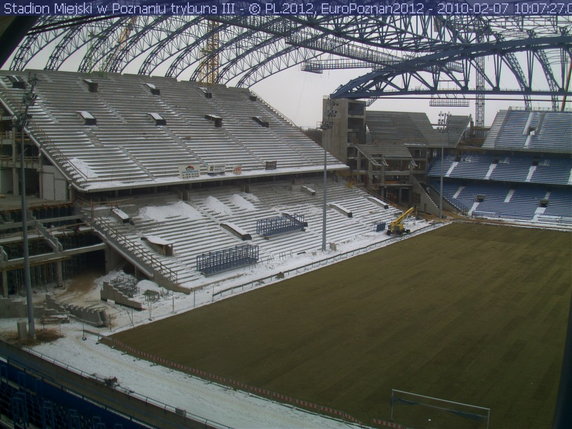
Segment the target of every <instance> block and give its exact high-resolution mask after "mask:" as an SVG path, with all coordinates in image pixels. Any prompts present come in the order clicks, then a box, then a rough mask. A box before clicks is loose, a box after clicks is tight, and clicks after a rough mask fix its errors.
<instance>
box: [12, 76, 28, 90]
mask: <svg viewBox="0 0 572 429" xmlns="http://www.w3.org/2000/svg"><path fill="white" fill-rule="evenodd" d="M8 80H9V81H10V83H11V84H12V88H17V89H26V81H25V80H24V79H23V78H22V77H21V76H16V75H8Z"/></svg>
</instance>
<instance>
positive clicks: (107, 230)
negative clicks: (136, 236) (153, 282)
mask: <svg viewBox="0 0 572 429" xmlns="http://www.w3.org/2000/svg"><path fill="white" fill-rule="evenodd" d="M90 222H91V225H92V226H93V228H94V229H95V230H96V231H97V232H99V233H100V234H101V235H103V236H104V237H105V239H106V240H107V241H109V242H111V243H113V244H114V245H116V246H117V247H119V248H121V249H123V250H124V251H125V252H127V253H128V254H129V255H131V256H132V257H133V258H134V259H136V260H137V261H138V262H139V263H141V264H143V265H145V266H146V267H147V268H148V269H149V270H150V271H152V272H156V273H158V274H160V275H162V276H163V277H165V278H166V279H167V280H169V281H171V282H173V283H177V280H178V275H177V272H176V271H175V270H173V269H172V268H170V267H168V266H167V265H165V264H164V263H162V262H161V261H160V260H159V259H157V258H156V257H155V256H153V255H152V254H151V253H149V252H148V251H147V250H145V249H144V248H142V247H139V246H136V245H135V244H134V243H133V242H132V241H131V240H130V239H129V238H127V237H125V236H124V235H123V234H122V233H121V232H119V231H117V229H115V227H114V226H113V225H112V224H111V222H109V221H108V220H107V219H103V218H96V219H92V220H91V221H90Z"/></svg>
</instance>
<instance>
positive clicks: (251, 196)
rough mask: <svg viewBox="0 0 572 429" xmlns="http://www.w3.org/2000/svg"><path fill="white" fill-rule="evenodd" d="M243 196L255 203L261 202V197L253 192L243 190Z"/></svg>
mask: <svg viewBox="0 0 572 429" xmlns="http://www.w3.org/2000/svg"><path fill="white" fill-rule="evenodd" d="M242 197H243V198H244V199H245V200H248V201H251V202H253V203H258V202H260V198H258V197H257V196H256V195H254V194H251V193H249V192H243V193H242Z"/></svg>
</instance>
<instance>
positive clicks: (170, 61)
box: [12, 15, 572, 102]
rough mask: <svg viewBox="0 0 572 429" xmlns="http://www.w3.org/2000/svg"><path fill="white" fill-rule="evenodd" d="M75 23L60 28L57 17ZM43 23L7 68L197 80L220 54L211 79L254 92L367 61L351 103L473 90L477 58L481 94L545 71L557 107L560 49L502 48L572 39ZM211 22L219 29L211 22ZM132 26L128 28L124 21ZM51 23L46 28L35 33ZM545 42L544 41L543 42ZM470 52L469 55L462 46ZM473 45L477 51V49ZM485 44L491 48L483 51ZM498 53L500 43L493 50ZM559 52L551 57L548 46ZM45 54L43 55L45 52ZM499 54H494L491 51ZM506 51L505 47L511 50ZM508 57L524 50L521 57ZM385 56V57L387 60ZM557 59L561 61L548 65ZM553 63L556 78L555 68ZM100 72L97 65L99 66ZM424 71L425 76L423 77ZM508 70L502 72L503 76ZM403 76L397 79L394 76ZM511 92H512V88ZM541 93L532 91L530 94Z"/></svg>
mask: <svg viewBox="0 0 572 429" xmlns="http://www.w3.org/2000/svg"><path fill="white" fill-rule="evenodd" d="M59 19H61V20H62V22H66V20H67V22H68V23H69V22H70V21H74V19H75V20H77V22H78V24H77V25H76V26H74V24H73V22H72V23H71V24H66V25H68V26H65V27H61V26H58V25H57V24H58V20H59ZM74 19H71V20H70V18H59V17H44V18H42V20H41V21H40V22H39V23H38V25H37V26H36V27H35V28H37V30H36V32H34V31H32V33H31V34H30V35H29V36H28V37H27V38H26V39H25V40H24V41H23V43H22V44H21V45H20V48H19V49H18V50H17V52H16V54H15V55H14V57H13V61H12V68H14V69H18V70H21V69H23V68H25V67H26V65H27V64H29V63H30V61H31V60H32V59H36V60H37V59H38V58H39V57H40V56H41V55H42V54H43V53H44V55H42V57H43V58H46V57H47V58H48V62H47V63H46V65H45V66H44V67H45V68H49V69H54V70H57V69H69V68H68V65H69V62H70V61H69V59H70V58H71V57H72V56H73V55H75V54H83V59H82V61H81V62H80V65H79V67H78V70H80V71H93V70H97V69H99V70H103V71H112V72H124V71H126V70H128V69H129V68H130V67H133V66H135V64H137V67H138V73H139V74H144V75H150V74H152V73H157V71H159V69H161V70H166V72H163V73H165V75H167V76H173V77H178V78H181V77H183V75H187V76H189V77H191V78H194V79H196V78H197V77H198V69H199V68H200V64H203V63H204V61H207V60H208V58H209V56H210V57H211V59H212V56H214V55H217V56H218V59H219V61H217V64H218V82H221V83H227V84H233V83H234V84H235V85H238V86H252V85H254V84H255V83H257V82H259V81H261V80H262V79H264V78H266V77H268V76H271V75H273V74H275V73H277V72H278V71H281V70H284V69H286V68H289V67H292V66H294V65H297V64H300V63H301V62H303V61H306V60H308V59H313V58H317V57H319V56H320V55H323V54H325V53H327V54H329V55H330V57H331V58H334V59H335V58H351V59H353V60H358V61H364V62H368V63H371V64H374V66H375V68H376V69H377V70H376V72H374V73H370V74H367V75H365V76H363V77H362V78H358V79H357V80H353V81H352V82H350V83H348V84H347V85H344V86H343V87H342V88H344V89H343V90H342V89H339V90H338V91H336V95H337V96H339V95H340V94H342V92H344V93H345V94H346V95H349V96H352V97H358V93H359V94H360V95H359V96H360V97H361V96H371V95H372V94H376V95H380V94H382V93H383V94H386V93H387V94H394V93H396V92H398V93H400V94H405V93H414V92H415V91H414V90H413V88H412V86H411V82H414V81H416V82H418V83H419V84H420V85H421V90H420V92H427V91H431V90H435V91H444V89H443V88H442V86H440V85H439V83H440V82H441V81H442V80H447V81H450V82H454V83H455V85H456V89H453V90H451V91H452V92H455V91H456V92H463V91H470V89H469V88H468V82H469V79H470V78H471V77H474V75H475V74H481V73H483V74H484V73H485V71H484V70H482V68H481V69H479V65H478V64H477V62H476V61H475V58H477V57H486V58H490V59H491V60H492V63H493V64H494V70H495V73H494V75H493V76H492V77H490V78H487V79H486V83H487V87H486V88H485V92H497V93H500V92H503V91H504V92H505V93H507V91H508V90H506V89H502V90H501V86H502V85H505V84H504V83H503V82H501V72H502V70H503V69H505V70H506V69H508V70H509V73H510V75H511V76H512V78H513V79H515V80H516V82H517V86H518V87H519V88H520V91H518V93H519V94H520V95H522V94H524V95H527V94H529V93H531V91H533V89H534V85H535V81H534V80H533V78H532V76H533V68H532V65H533V63H536V64H540V67H537V68H536V69H534V74H538V73H543V75H544V78H545V82H546V85H547V86H548V89H547V90H546V91H545V92H544V93H547V94H548V93H550V94H551V95H552V97H553V102H555V100H556V98H555V93H559V92H562V88H563V82H564V80H565V77H564V76H565V75H566V73H565V68H566V61H568V60H569V58H570V47H569V42H567V43H568V45H567V46H565V47H562V46H561V45H558V44H557V45H550V46H549V45H544V46H543V48H542V49H541V48H539V47H538V46H536V45H534V44H529V45H522V46H521V47H520V48H518V49H516V48H514V46H513V47H512V48H509V46H510V44H511V43H512V42H515V43H516V44H519V43H520V41H523V40H525V41H528V42H527V43H529V42H530V41H532V40H543V39H544V38H546V37H549V36H550V37H552V41H553V42H554V43H556V42H557V39H555V37H556V36H562V37H565V36H567V35H570V34H572V17H526V18H523V17H488V16H485V17H483V16H404V15H402V16H400V15H394V16H367V17H366V16H318V17H311V16H292V17H287V18H284V17H276V16H210V17H164V16H158V17H151V16H147V17H138V18H137V20H136V24H133V21H134V20H133V19H131V21H130V19H129V17H111V18H109V19H105V20H103V19H102V18H98V19H97V20H94V19H92V20H91V21H90V20H87V19H86V20H85V21H86V22H82V21H81V18H74ZM208 20H210V21H217V22H218V23H219V24H220V25H218V26H215V27H213V26H212V25H208ZM130 24H133V25H132V28H129V31H126V28H127V27H126V26H127V25H130ZM50 25H51V26H52V27H51V28H52V30H50V31H47V32H42V29H43V28H46V27H47V26H50ZM214 32H216V35H217V38H218V40H220V42H219V48H218V49H215V50H211V51H210V52H205V50H204V49H203V47H204V43H205V41H206V40H208V38H209V37H210V36H212V35H213V34H214ZM546 40H548V39H546ZM467 46H469V47H471V49H466V48H465V47H467ZM476 46H479V47H482V49H481V48H479V49H477V48H475V47H476ZM487 46H488V48H487ZM499 47H503V48H502V49H501V51H498V49H499ZM555 48H558V49H560V51H562V52H564V53H561V54H560V55H559V57H558V59H555V57H554V56H551V55H550V54H551V51H549V49H552V50H553V51H554V49H555ZM48 49H50V51H49V52H50V55H49V56H46V55H45V51H44V50H48ZM495 49H496V50H495ZM511 49H512V50H511ZM515 52H528V53H529V54H528V57H527V58H528V59H522V58H519V57H518V56H516V55H515ZM388 58H389V59H391V61H389V60H388ZM556 62H560V64H559V65H558V64H557V65H556V66H555V63H556ZM558 66H559V67H560V70H558V72H555V70H556V68H555V67H558ZM98 67H99V68H98ZM424 73H425V74H427V73H429V74H430V75H431V77H430V78H427V77H425V76H424V75H423V74H424ZM509 73H505V75H506V74H509ZM399 79H401V82H398V80H399ZM511 91H512V92H511V93H514V92H515V90H514V91H513V90H511ZM535 93H537V94H540V92H538V90H537V91H536V92H535Z"/></svg>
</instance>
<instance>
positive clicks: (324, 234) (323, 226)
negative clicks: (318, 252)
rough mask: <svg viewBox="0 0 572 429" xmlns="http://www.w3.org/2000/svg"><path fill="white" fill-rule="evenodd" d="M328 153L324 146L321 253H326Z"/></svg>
mask: <svg viewBox="0 0 572 429" xmlns="http://www.w3.org/2000/svg"><path fill="white" fill-rule="evenodd" d="M327 155H328V152H327V151H326V147H325V146H324V205H323V208H322V211H323V218H322V252H325V251H326V211H327V208H328V205H327V199H328V167H327V166H328V157H327Z"/></svg>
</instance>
